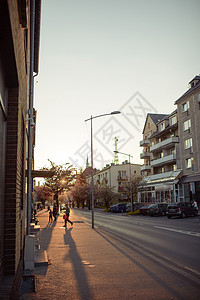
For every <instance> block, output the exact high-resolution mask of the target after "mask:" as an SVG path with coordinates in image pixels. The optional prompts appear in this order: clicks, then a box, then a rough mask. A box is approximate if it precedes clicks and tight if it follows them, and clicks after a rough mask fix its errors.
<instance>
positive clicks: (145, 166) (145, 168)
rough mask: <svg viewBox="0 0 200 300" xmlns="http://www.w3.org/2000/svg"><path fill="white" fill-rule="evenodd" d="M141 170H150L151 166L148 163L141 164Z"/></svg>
mask: <svg viewBox="0 0 200 300" xmlns="http://www.w3.org/2000/svg"><path fill="white" fill-rule="evenodd" d="M140 170H141V171H146V170H151V166H150V165H143V166H141V168H140Z"/></svg>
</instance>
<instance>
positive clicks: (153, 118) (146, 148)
mask: <svg viewBox="0 0 200 300" xmlns="http://www.w3.org/2000/svg"><path fill="white" fill-rule="evenodd" d="M164 117H165V115H164V114H147V117H146V122H145V125H144V129H143V132H142V134H143V140H142V141H141V142H140V147H143V152H142V153H141V154H140V158H141V159H144V165H143V166H142V167H141V174H142V176H149V175H151V153H150V139H149V138H150V136H151V135H152V134H153V132H155V131H156V129H157V125H156V124H157V122H158V121H160V120H162V119H163V118H164Z"/></svg>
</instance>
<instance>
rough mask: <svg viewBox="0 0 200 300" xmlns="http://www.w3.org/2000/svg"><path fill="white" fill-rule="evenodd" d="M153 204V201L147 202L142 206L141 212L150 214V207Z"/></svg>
mask: <svg viewBox="0 0 200 300" xmlns="http://www.w3.org/2000/svg"><path fill="white" fill-rule="evenodd" d="M151 205H152V203H150V204H146V205H144V206H142V207H140V214H141V215H143V216H145V215H148V214H149V207H150V206H151Z"/></svg>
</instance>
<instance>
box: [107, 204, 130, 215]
mask: <svg viewBox="0 0 200 300" xmlns="http://www.w3.org/2000/svg"><path fill="white" fill-rule="evenodd" d="M110 211H111V212H121V213H123V212H126V203H118V204H114V205H112V206H111V207H110Z"/></svg>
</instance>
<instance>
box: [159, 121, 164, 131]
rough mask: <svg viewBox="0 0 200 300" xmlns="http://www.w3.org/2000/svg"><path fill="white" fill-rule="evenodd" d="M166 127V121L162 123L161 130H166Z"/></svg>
mask: <svg viewBox="0 0 200 300" xmlns="http://www.w3.org/2000/svg"><path fill="white" fill-rule="evenodd" d="M164 129H165V123H161V124H160V131H162V130H164Z"/></svg>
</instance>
